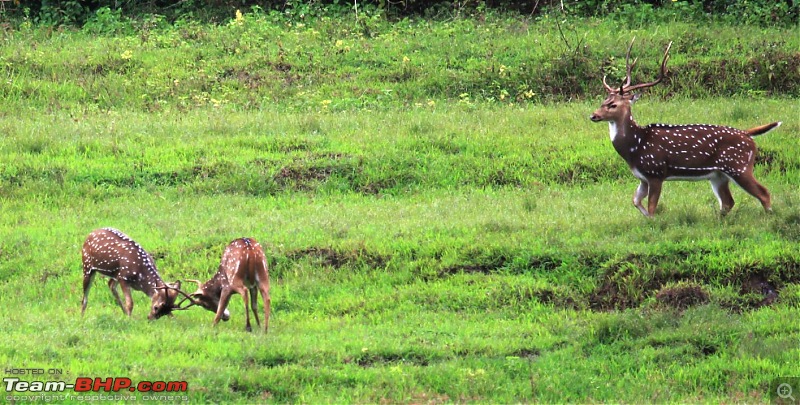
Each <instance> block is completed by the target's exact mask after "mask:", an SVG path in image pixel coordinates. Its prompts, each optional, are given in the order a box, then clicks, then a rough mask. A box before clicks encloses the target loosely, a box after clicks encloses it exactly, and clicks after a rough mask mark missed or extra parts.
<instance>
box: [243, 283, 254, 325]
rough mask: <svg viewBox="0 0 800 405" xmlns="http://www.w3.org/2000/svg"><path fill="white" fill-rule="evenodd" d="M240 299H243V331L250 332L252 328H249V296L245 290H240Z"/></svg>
mask: <svg viewBox="0 0 800 405" xmlns="http://www.w3.org/2000/svg"><path fill="white" fill-rule="evenodd" d="M240 294H241V296H242V299H244V319H245V321H244V329H245V330H246V331H248V332H252V331H253V328H251V327H250V302H249V301H250V294H249V290H248V289H247V288H242V291H241V293H240Z"/></svg>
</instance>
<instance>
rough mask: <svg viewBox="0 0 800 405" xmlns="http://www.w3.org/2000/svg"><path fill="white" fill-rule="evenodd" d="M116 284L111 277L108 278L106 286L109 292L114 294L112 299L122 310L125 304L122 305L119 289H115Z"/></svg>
mask: <svg viewBox="0 0 800 405" xmlns="http://www.w3.org/2000/svg"><path fill="white" fill-rule="evenodd" d="M117 284H118V283H117V280H116V279H113V278H112V279H110V280H108V288H109V289H111V294H113V295H114V299H116V300H117V305H119V307H120V308H122V310H123V311H124V310H125V306H124V305H122V300H121V299H120V298H119V291H117Z"/></svg>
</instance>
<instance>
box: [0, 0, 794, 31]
mask: <svg viewBox="0 0 800 405" xmlns="http://www.w3.org/2000/svg"><path fill="white" fill-rule="evenodd" d="M14 4H15V6H14V7H13V8H12V10H13V11H14V13H15V14H16V15H23V14H24V15H28V16H30V17H33V18H35V19H37V20H38V21H41V22H45V23H51V24H63V23H67V24H78V25H80V24H83V23H84V22H86V21H88V20H89V19H91V17H92V16H93V15H94V14H95V13H96V12H97V11H99V10H102V9H104V8H105V9H110V10H114V11H120V12H123V13H124V14H125V15H127V16H131V17H136V16H139V17H141V16H143V15H147V14H159V15H166V16H169V18H171V19H179V18H186V17H197V18H202V19H207V20H224V19H225V18H226V16H228V15H229V14H230V12H231V10H233V9H236V8H239V9H247V8H250V7H252V6H257V7H261V8H263V9H265V10H275V11H278V12H281V13H286V14H291V15H294V16H297V17H300V18H305V17H312V16H315V15H331V14H332V13H333V14H336V13H338V14H347V13H352V12H355V13H356V14H357V13H358V12H359V9H361V10H370V11H371V12H376V11H380V12H385V13H387V14H388V15H390V16H393V17H403V16H410V15H425V16H435V17H453V16H464V15H472V14H476V13H477V14H480V13H482V12H484V11H486V10H507V11H513V12H517V13H522V14H527V15H537V14H541V13H546V12H549V11H554V10H560V11H563V12H568V13H570V14H574V15H576V16H583V17H604V16H621V17H622V18H627V17H630V16H635V17H636V18H638V19H642V18H645V19H664V18H669V17H670V16H673V17H674V15H675V13H676V11H677V12H680V13H682V14H684V16H685V13H686V12H688V13H690V14H691V16H692V18H693V19H721V20H725V21H728V22H731V23H736V24H742V23H744V24H757V25H776V24H777V25H787V26H788V25H796V24H797V23H798V15H800V13H799V12H798V9H799V8H800V4H798V2H797V1H796V0H737V1H729V0H682V1H676V0H672V1H669V0H624V1H617V0H589V1H578V0H567V1H564V0H524V1H517V0H488V1H483V0H464V1H452V0H400V1H391V0H367V1H359V0H352V1H349V0H323V1H315V0H306V1H303V0H268V1H253V0H236V1H233V0H182V1H175V0H169V1H164V0H150V1H120V0H94V1H77V0H35V1H27V0H14Z"/></svg>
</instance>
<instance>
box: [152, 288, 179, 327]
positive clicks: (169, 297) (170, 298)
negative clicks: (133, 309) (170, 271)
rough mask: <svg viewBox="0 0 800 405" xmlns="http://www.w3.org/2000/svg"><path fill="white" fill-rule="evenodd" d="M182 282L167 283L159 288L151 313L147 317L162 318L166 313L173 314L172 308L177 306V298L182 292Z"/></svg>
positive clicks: (154, 295) (154, 297) (154, 296)
mask: <svg viewBox="0 0 800 405" xmlns="http://www.w3.org/2000/svg"><path fill="white" fill-rule="evenodd" d="M180 288H181V282H180V281H176V282H174V283H167V284H166V285H165V286H164V287H162V288H157V289H156V293H155V294H153V300H152V305H151V306H150V314H149V315H147V319H149V320H154V319H158V318H161V317H162V316H164V315H172V310H173V309H176V307H175V298H177V297H178V294H179V293H181V292H182V291H180Z"/></svg>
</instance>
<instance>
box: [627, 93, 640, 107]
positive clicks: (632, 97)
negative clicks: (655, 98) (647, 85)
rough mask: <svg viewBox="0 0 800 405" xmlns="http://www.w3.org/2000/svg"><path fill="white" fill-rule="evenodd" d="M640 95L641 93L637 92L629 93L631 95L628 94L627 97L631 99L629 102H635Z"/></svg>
mask: <svg viewBox="0 0 800 405" xmlns="http://www.w3.org/2000/svg"><path fill="white" fill-rule="evenodd" d="M641 96H642V95H641V94H638V93H637V94H631V95H630V96H629V97H630V100H631V104H633V103H635V102H636V100H638V99H639V97H641Z"/></svg>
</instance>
